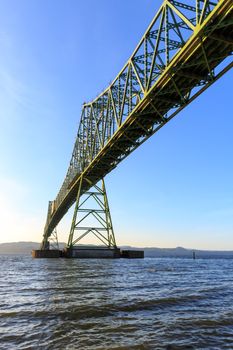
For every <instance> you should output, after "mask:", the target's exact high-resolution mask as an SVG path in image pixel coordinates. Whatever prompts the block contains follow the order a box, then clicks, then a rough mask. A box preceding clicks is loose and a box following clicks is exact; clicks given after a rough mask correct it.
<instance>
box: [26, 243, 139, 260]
mask: <svg viewBox="0 0 233 350" xmlns="http://www.w3.org/2000/svg"><path fill="white" fill-rule="evenodd" d="M32 257H33V258H36V259H43V258H74V259H119V258H126V259H143V258H144V251H143V250H122V251H121V250H120V248H107V247H99V246H74V247H73V248H65V249H64V250H63V251H62V250H57V249H56V250H55V249H48V250H33V251H32Z"/></svg>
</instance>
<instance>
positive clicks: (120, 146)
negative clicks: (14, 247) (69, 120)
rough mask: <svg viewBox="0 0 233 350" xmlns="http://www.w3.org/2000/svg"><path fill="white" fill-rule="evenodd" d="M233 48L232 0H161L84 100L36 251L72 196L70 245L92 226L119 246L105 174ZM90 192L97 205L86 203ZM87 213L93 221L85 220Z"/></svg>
mask: <svg viewBox="0 0 233 350" xmlns="http://www.w3.org/2000/svg"><path fill="white" fill-rule="evenodd" d="M232 51H233V4H232V0H179V1H176V0H164V1H163V3H162V4H161V7H160V8H159V10H158V12H157V13H156V15H155V17H154V19H153V20H152V22H151V23H150V25H149V27H148V29H147V30H146V32H145V33H144V35H143V37H142V39H141V41H140V42H139V44H138V46H137V47H136V49H135V50H134V52H133V54H132V55H131V57H130V58H129V60H128V61H127V63H126V64H125V66H124V67H123V68H122V70H121V71H120V73H119V74H118V75H117V77H116V78H115V79H114V81H113V82H112V83H111V84H110V85H109V86H108V88H107V89H106V90H105V91H104V92H102V93H101V94H100V95H99V96H98V97H97V98H95V99H94V100H93V101H90V102H87V103H84V104H83V108H82V113H81V119H80V124H79V128H78V132H77V137H76V141H75V144H74V149H73V153H72V157H71V160H70V163H69V167H68V170H67V173H66V176H65V179H64V181H63V183H62V186H61V188H60V191H59V192H58V194H57V197H56V198H55V200H53V201H50V202H49V206H48V214H47V221H46V224H45V228H44V234H43V241H42V244H41V250H47V249H49V242H50V244H51V243H52V242H53V241H56V240H57V236H56V226H57V225H58V223H59V222H60V220H61V219H62V218H63V216H64V215H65V214H66V212H67V211H68V210H69V208H70V207H71V206H72V205H73V204H74V203H75V208H74V215H73V220H72V223H71V229H70V234H69V239H68V243H67V248H68V249H71V248H73V247H74V246H75V245H76V244H78V243H79V241H80V240H81V239H82V238H83V237H85V236H86V235H87V234H90V233H92V234H94V235H95V236H96V237H97V238H98V239H99V240H100V241H101V242H102V243H103V244H104V245H105V246H106V247H108V248H114V247H116V241H115V236H114V231H113V225H112V221H111V215H110V209H109V205H108V200H107V193H106V188H105V184H104V177H105V175H106V174H108V173H109V172H111V171H112V170H113V169H114V168H115V167H116V166H117V165H118V164H119V163H120V162H121V161H122V160H123V159H125V158H126V157H127V156H128V155H129V154H130V153H131V152H133V151H134V150H135V149H136V148H137V147H139V146H140V145H141V144H142V143H143V142H145V141H146V140H147V139H148V138H149V137H151V136H152V135H153V134H155V133H156V132H157V131H158V130H159V129H160V128H162V127H163V126H164V125H165V124H166V123H168V122H169V121H170V120H171V119H172V118H173V117H175V116H176V115H177V114H178V113H179V112H180V111H181V110H182V109H184V108H185V107H186V106H187V105H188V104H189V103H191V102H192V101H193V100H194V99H195V98H197V97H198V96H199V95H200V94H201V93H202V92H203V91H205V90H206V89H207V88H208V87H209V86H211V85H212V84H213V83H214V82H215V81H217V80H218V79H219V78H221V77H222V76H223V74H225V73H226V72H227V71H228V70H229V69H230V68H231V67H232V65H233V61H232ZM100 181H101V184H99V183H100ZM83 196H86V198H85V199H82V198H83ZM90 198H91V199H92V200H94V201H95V203H96V204H97V207H95V208H94V209H93V208H92V209H90V208H89V207H85V204H87V203H88V200H90ZM90 216H92V217H93V218H95V219H96V220H97V221H98V223H99V225H98V227H96V226H95V227H92V226H93V225H86V226H85V225H84V221H85V219H86V218H88V217H90Z"/></svg>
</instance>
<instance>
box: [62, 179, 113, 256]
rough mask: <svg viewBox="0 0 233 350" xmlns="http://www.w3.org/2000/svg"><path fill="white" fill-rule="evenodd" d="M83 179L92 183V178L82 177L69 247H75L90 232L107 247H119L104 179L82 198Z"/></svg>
mask: <svg viewBox="0 0 233 350" xmlns="http://www.w3.org/2000/svg"><path fill="white" fill-rule="evenodd" d="M83 181H86V182H88V183H89V184H90V185H92V183H91V182H90V180H88V179H86V178H85V179H84V178H81V179H80V183H79V189H78V193H77V198H76V204H75V208H74V214H73V220H72V224H71V229H70V235H69V239H68V244H67V248H73V247H74V245H75V244H78V243H79V242H80V241H81V240H82V239H83V238H84V237H86V236H87V235H89V234H92V235H94V236H95V237H96V238H97V239H98V240H99V241H100V242H101V243H102V244H103V245H104V246H105V247H107V248H109V249H112V248H117V246H116V240H115V235H114V230H113V225H112V218H111V214H110V209H109V203H108V197H107V193H106V187H105V182H104V179H102V180H101V184H100V185H94V186H92V188H91V189H90V190H89V191H87V192H85V193H84V194H83V198H82V199H81V193H82V186H83Z"/></svg>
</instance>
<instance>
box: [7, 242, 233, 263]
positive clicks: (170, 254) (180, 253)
mask: <svg viewBox="0 0 233 350" xmlns="http://www.w3.org/2000/svg"><path fill="white" fill-rule="evenodd" d="M64 246H65V243H60V249H62V248H63V247H64ZM39 248H40V243H38V242H12V243H0V254H27V255H30V254H31V251H32V250H33V249H39ZM120 248H121V249H139V250H140V249H142V250H144V252H145V257H147V258H163V257H164V258H192V257H193V252H195V255H196V258H229V259H233V251H214V250H197V249H186V248H182V247H176V248H156V247H151V248H143V247H142V248H138V247H137V248H136V247H130V246H122V247H120Z"/></svg>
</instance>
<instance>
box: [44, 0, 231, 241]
mask: <svg viewBox="0 0 233 350" xmlns="http://www.w3.org/2000/svg"><path fill="white" fill-rule="evenodd" d="M220 5H221V6H220ZM232 51H233V10H232V2H231V1H228V0H225V1H222V2H221V1H220V4H219V6H216V8H215V10H213V11H212V13H210V14H209V16H208V18H207V19H206V21H205V23H203V25H199V26H197V27H196V28H195V30H194V32H193V35H192V36H191V37H190V38H189V40H188V41H187V42H186V43H185V45H184V46H183V47H182V48H181V49H180V50H179V52H178V53H177V54H176V55H175V56H174V57H173V59H172V60H171V62H169V64H168V65H167V67H166V69H165V70H164V71H163V73H162V74H161V76H160V77H159V78H158V79H157V81H156V82H155V84H154V85H153V86H152V87H151V88H150V89H148V90H147V91H146V90H145V91H144V97H143V99H141V101H140V102H139V103H138V104H137V105H136V106H135V108H134V109H133V110H132V112H131V113H130V114H129V115H128V117H127V118H126V119H125V120H124V122H123V123H122V124H121V125H120V126H119V128H118V130H117V131H116V132H115V133H114V134H113V135H112V136H111V138H110V139H109V140H108V142H107V143H106V144H105V145H104V146H103V147H102V149H101V150H100V151H99V152H98V154H97V155H96V156H95V158H94V159H93V160H92V161H91V162H90V164H89V165H88V166H87V167H85V168H84V169H83V171H82V173H81V174H80V173H78V174H76V176H75V177H74V178H73V180H72V182H71V183H70V184H69V187H68V191H67V193H66V195H65V196H64V198H63V200H62V201H61V203H60V204H59V206H58V207H57V208H56V210H55V211H54V212H53V213H52V215H51V217H50V218H49V220H48V222H47V224H46V227H45V231H44V242H46V241H47V239H48V237H49V236H50V235H51V232H52V231H53V229H54V228H55V227H56V226H57V224H58V223H59V222H60V220H61V219H62V217H63V216H64V215H65V213H66V212H67V211H68V209H69V208H70V207H71V206H72V205H73V204H74V203H75V201H76V197H77V193H78V189H79V186H80V181H81V178H82V179H83V180H82V188H81V194H83V193H85V192H86V191H88V190H89V189H90V187H91V186H92V185H95V184H96V183H97V182H98V181H99V180H100V179H102V178H104V176H105V175H106V174H108V173H109V172H110V171H111V170H112V169H114V168H115V167H116V166H117V165H118V163H119V162H121V161H122V160H123V159H124V158H125V157H127V156H128V155H129V154H130V153H131V152H132V151H133V150H135V149H136V148H137V147H138V146H140V145H141V144H142V143H143V142H144V141H145V140H147V139H148V138H149V137H150V136H152V135H153V134H154V133H155V132H157V131H158V130H159V129H160V128H161V127H162V126H164V125H165V124H166V123H167V122H168V121H169V120H170V119H171V118H173V117H174V116H175V115H176V114H177V113H179V112H180V111H181V110H182V109H183V108H185V107H186V106H187V105H188V104H189V103H190V102H192V101H193V100H194V99H195V98H196V97H197V96H199V95H200V94H201V93H202V92H203V91H204V90H206V89H207V88H208V87H209V86H210V85H211V84H213V83H214V82H215V81H216V80H217V79H219V78H220V77H221V76H222V75H223V74H224V73H225V72H227V71H228V70H229V69H230V68H231V67H232V65H233V64H232V60H231V55H232Z"/></svg>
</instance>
